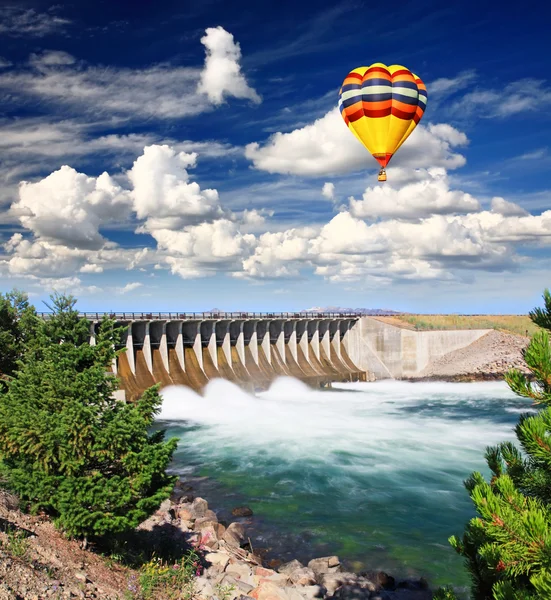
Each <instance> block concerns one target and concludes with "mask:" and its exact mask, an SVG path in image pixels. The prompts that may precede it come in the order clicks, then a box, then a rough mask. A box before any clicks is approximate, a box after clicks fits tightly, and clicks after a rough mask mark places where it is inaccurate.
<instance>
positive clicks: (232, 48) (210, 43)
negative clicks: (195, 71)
mask: <svg viewBox="0 0 551 600" xmlns="http://www.w3.org/2000/svg"><path fill="white" fill-rule="evenodd" d="M201 43H202V44H203V45H204V46H205V48H206V53H207V56H206V58H205V66H204V69H203V71H202V73H201V78H200V81H199V85H198V92H199V93H200V94H206V95H207V96H208V98H209V100H210V101H211V102H212V103H213V104H215V105H219V104H222V103H223V102H224V98H225V96H233V97H234V98H247V99H249V100H252V101H253V102H255V103H257V104H258V103H260V102H261V98H260V96H259V95H258V94H257V93H256V91H255V90H254V89H253V88H251V87H250V86H249V85H248V83H247V81H246V79H245V76H244V75H243V74H242V73H241V66H240V60H241V48H240V47H239V44H238V43H237V42H235V41H234V39H233V35H232V34H231V33H229V32H228V31H226V30H225V29H224V28H223V27H220V26H219V27H209V28H208V29H207V30H206V32H205V36H203V37H202V38H201Z"/></svg>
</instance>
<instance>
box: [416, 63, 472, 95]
mask: <svg viewBox="0 0 551 600" xmlns="http://www.w3.org/2000/svg"><path fill="white" fill-rule="evenodd" d="M475 79H476V72H475V71H474V70H466V71H461V73H459V74H458V75H456V76H455V77H441V78H440V79H435V80H434V81H432V82H431V83H430V84H429V85H428V86H427V88H428V90H430V96H431V101H432V98H433V96H437V97H438V96H442V97H443V96H449V95H451V94H454V93H455V92H457V91H459V90H462V89H464V88H466V87H467V86H468V85H471V84H472V83H473V82H474V80H475Z"/></svg>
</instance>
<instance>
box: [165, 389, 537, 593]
mask: <svg viewBox="0 0 551 600" xmlns="http://www.w3.org/2000/svg"><path fill="white" fill-rule="evenodd" d="M163 397H164V400H163V407H162V412H161V414H160V416H159V425H160V426H163V427H166V428H167V430H168V435H169V436H170V437H178V438H179V440H180V441H179V445H178V449H177V451H176V453H175V457H174V462H173V465H172V469H173V470H174V472H176V473H179V474H181V475H182V476H185V477H186V478H187V479H189V480H191V481H192V485H193V486H194V489H195V493H196V494H200V495H202V496H203V497H206V498H207V499H208V500H209V503H210V504H211V506H212V507H213V508H214V509H215V510H216V511H217V512H219V513H220V515H219V516H220V517H221V518H228V517H229V519H232V517H231V513H230V511H231V509H232V508H233V507H235V506H238V505H241V504H247V505H248V506H250V507H251V508H252V510H253V511H254V517H253V518H251V519H249V520H248V523H249V528H248V529H249V530H250V531H251V534H250V535H251V542H252V544H253V547H255V548H259V547H262V548H265V549H267V550H268V551H269V554H268V558H269V557H270V556H271V557H281V558H283V559H284V560H287V559H291V558H299V559H302V560H303V561H304V560H309V559H310V558H313V557H315V556H323V555H327V554H337V555H338V556H339V557H340V558H341V560H343V561H346V563H348V566H349V567H350V568H353V569H356V570H361V569H382V570H385V571H387V572H389V573H391V574H393V575H395V576H415V577H419V576H425V577H427V578H428V580H429V582H430V584H431V586H436V585H440V584H446V583H450V584H453V585H454V586H456V587H457V588H458V589H462V588H463V589H465V587H466V586H467V584H468V578H467V575H466V573H465V571H464V568H463V565H462V560H461V558H460V557H459V556H457V555H456V554H455V552H454V551H453V550H452V549H451V548H450V547H449V545H448V542H447V539H448V537H449V536H450V535H451V534H461V533H462V531H463V526H464V524H465V523H466V521H467V520H468V519H469V518H470V517H472V516H473V515H474V512H473V508H472V504H471V501H470V499H469V497H468V495H467V492H466V490H465V489H464V487H463V483H462V482H463V480H464V479H465V478H466V477H467V476H468V475H469V474H470V473H471V472H472V471H473V470H479V471H482V472H483V473H484V474H487V468H486V465H485V462H484V449H485V447H486V446H487V445H492V444H496V443H498V442H500V441H504V440H509V439H514V432H513V427H514V425H515V423H516V422H517V420H518V417H519V414H520V413H522V412H528V411H530V410H531V407H530V403H529V402H527V401H525V400H523V399H520V398H518V397H517V396H515V395H514V394H513V393H512V392H511V391H510V390H509V388H508V387H507V385H506V384H505V383H502V382H489V383H486V382H484V383H439V382H431V383H409V382H397V381H382V382H376V383H350V384H335V389H334V390H333V391H321V390H312V389H309V388H308V387H306V386H305V385H304V384H302V383H300V382H298V381H296V380H293V379H287V378H283V379H280V380H277V381H276V382H275V383H274V384H273V385H272V387H271V388H270V390H269V391H267V392H263V393H259V394H257V395H256V396H254V395H250V394H247V393H246V392H244V391H243V390H241V389H239V388H237V387H236V386H234V385H233V384H231V383H229V382H227V381H223V380H215V381H213V382H211V383H210V384H209V386H208V387H207V389H206V391H205V393H204V395H203V396H199V395H197V394H195V393H194V392H192V391H191V390H189V389H187V388H183V387H172V388H166V389H165V390H164V392H163Z"/></svg>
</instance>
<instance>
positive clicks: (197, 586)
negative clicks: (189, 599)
mask: <svg viewBox="0 0 551 600" xmlns="http://www.w3.org/2000/svg"><path fill="white" fill-rule="evenodd" d="M194 591H195V592H196V594H197V596H199V597H200V598H213V597H214V594H215V591H214V587H213V585H212V583H211V582H210V581H209V580H208V579H207V578H206V577H196V578H195V579H194Z"/></svg>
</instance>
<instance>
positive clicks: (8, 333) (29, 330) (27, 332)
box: [0, 290, 38, 391]
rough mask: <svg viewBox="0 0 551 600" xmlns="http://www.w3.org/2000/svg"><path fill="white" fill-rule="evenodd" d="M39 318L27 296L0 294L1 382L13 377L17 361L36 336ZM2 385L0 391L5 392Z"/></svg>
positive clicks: (17, 291) (13, 292) (10, 293)
mask: <svg viewBox="0 0 551 600" xmlns="http://www.w3.org/2000/svg"><path fill="white" fill-rule="evenodd" d="M37 327H38V317H37V315H36V312H35V310H34V308H33V307H32V306H30V304H29V299H28V296H27V295H26V294H24V293H23V292H20V291H19V290H12V291H11V292H8V293H7V294H5V295H4V294H0V380H1V381H2V382H6V381H8V380H9V378H10V377H11V376H12V375H13V373H14V371H15V369H16V367H17V361H18V360H20V359H21V358H22V357H23V356H24V354H25V352H26V350H27V347H28V345H29V344H30V343H31V342H32V340H33V339H34V338H35V335H36V329H37ZM5 389H6V386H5V385H0V391H2V390H5Z"/></svg>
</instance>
